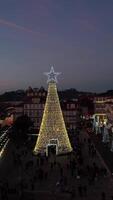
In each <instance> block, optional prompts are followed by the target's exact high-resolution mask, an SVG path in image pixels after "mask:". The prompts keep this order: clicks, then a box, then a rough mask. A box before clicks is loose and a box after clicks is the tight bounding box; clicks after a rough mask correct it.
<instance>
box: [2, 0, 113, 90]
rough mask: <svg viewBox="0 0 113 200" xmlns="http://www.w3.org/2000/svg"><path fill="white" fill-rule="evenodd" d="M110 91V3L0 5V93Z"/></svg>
mask: <svg viewBox="0 0 113 200" xmlns="http://www.w3.org/2000/svg"><path fill="white" fill-rule="evenodd" d="M51 65H53V66H54V69H55V71H56V72H62V74H61V75H60V76H59V77H58V82H59V83H58V88H59V89H60V90H62V89H67V88H75V89H77V90H81V91H96V92H103V91H106V90H109V89H113V0H0V93H1V92H4V91H9V90H15V89H27V87H28V86H32V87H40V86H44V87H47V83H46V80H47V77H46V76H44V72H48V71H50V67H51Z"/></svg>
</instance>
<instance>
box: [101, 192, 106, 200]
mask: <svg viewBox="0 0 113 200" xmlns="http://www.w3.org/2000/svg"><path fill="white" fill-rule="evenodd" d="M101 200H106V194H105V192H102V193H101Z"/></svg>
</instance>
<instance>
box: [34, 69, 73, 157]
mask: <svg viewBox="0 0 113 200" xmlns="http://www.w3.org/2000/svg"><path fill="white" fill-rule="evenodd" d="M45 74H46V75H47V76H48V81H47V82H48V83H49V84H48V94H47V99H46V104H45V109H44V113H43V118H42V123H41V126H40V131H39V135H38V139H37V142H36V145H35V148H34V153H35V154H39V153H40V154H44V153H46V155H48V152H49V149H50V147H55V153H56V155H58V154H62V153H68V152H71V151H72V147H71V144H70V141H69V138H68V134H67V130H66V126H65V122H64V119H63V114H62V111H61V107H60V102H59V97H58V93H57V87H56V82H57V78H56V77H57V76H58V75H59V74H60V73H56V72H54V68H53V67H51V70H50V72H49V73H45Z"/></svg>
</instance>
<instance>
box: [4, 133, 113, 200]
mask: <svg viewBox="0 0 113 200" xmlns="http://www.w3.org/2000/svg"><path fill="white" fill-rule="evenodd" d="M70 140H71V143H72V146H73V149H74V151H73V152H72V153H70V154H67V155H59V156H56V155H53V154H51V156H50V157H46V156H43V157H42V156H35V155H33V152H32V148H31V146H29V145H28V144H26V145H25V144H24V145H23V147H19V146H18V145H17V146H14V147H13V148H12V158H11V159H12V166H13V168H12V171H11V173H10V174H9V176H8V177H6V179H4V180H2V181H1V182H0V195H1V199H2V200H8V199H9V196H11V195H12V196H13V195H14V196H15V198H16V199H17V200H18V199H19V200H21V199H22V200H23V199H26V195H27V194H29V195H28V197H27V199H28V200H29V199H30V200H31V199H32V200H35V196H36V194H37V195H38V191H40V190H41V191H43V190H45V189H46V190H47V189H48V190H49V191H51V195H52V198H53V199H54V198H55V197H56V198H57V194H59V193H60V194H61V193H62V194H66V195H67V199H77V198H78V199H80V198H81V197H84V198H85V199H88V200H89V199H90V197H91V191H93V190H94V191H96V189H95V185H98V184H99V183H100V182H102V181H105V177H107V175H108V174H107V170H106V168H105V167H104V166H103V164H101V163H100V161H98V157H97V152H96V148H95V146H94V144H93V143H92V141H91V139H90V138H89V137H88V138H87V137H85V136H84V134H83V131H81V130H80V131H78V132H77V134H75V135H74V136H72V137H71V138H70ZM31 142H32V141H31ZM36 192H37V193H36ZM97 192H98V193H99V196H100V200H108V199H107V194H106V193H105V191H102V190H101V189H100V191H97ZM30 193H31V194H32V195H31V196H30ZM53 194H54V195H53ZM92 198H93V197H92ZM65 199H66V198H65ZM12 200H13V198H12ZM111 200H113V196H112V195H111Z"/></svg>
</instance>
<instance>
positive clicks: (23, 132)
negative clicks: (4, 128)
mask: <svg viewBox="0 0 113 200" xmlns="http://www.w3.org/2000/svg"><path fill="white" fill-rule="evenodd" d="M32 126H33V122H32V121H31V119H30V118H29V117H28V116H27V115H22V116H20V117H18V118H17V119H16V120H15V122H14V124H13V127H12V130H11V131H10V133H9V137H10V139H12V140H14V141H15V142H20V141H21V142H22V141H23V142H24V141H25V140H27V138H28V132H29V128H30V127H32Z"/></svg>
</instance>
